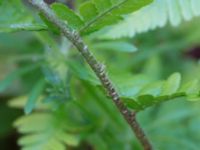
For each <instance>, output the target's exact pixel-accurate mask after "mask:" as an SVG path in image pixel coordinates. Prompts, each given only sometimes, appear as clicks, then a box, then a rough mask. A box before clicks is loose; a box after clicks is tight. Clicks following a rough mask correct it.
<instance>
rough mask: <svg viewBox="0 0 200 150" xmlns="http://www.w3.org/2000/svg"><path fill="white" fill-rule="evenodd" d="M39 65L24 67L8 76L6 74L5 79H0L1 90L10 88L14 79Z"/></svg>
mask: <svg viewBox="0 0 200 150" xmlns="http://www.w3.org/2000/svg"><path fill="white" fill-rule="evenodd" d="M37 67H38V65H33V66H28V67H23V68H20V69H17V70H15V71H13V72H11V73H10V74H9V75H8V76H6V78H5V79H4V80H2V81H0V92H2V91H4V90H5V89H6V88H8V87H9V86H10V85H11V84H12V82H13V81H14V80H16V79H17V78H19V77H20V76H22V75H23V74H25V73H28V72H29V71H31V70H33V69H36V68H37Z"/></svg>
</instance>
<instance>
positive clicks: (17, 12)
mask: <svg viewBox="0 0 200 150" xmlns="http://www.w3.org/2000/svg"><path fill="white" fill-rule="evenodd" d="M0 14H1V15H0V22H1V23H0V32H16V31H22V30H26V31H40V30H46V29H47V27H46V26H45V25H43V24H41V23H36V22H35V19H34V18H33V17H32V15H31V14H30V13H29V12H28V11H27V10H26V9H25V6H23V4H22V1H21V0H10V1H6V0H3V1H1V5H0Z"/></svg>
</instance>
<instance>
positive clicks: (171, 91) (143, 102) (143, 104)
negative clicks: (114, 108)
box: [117, 73, 200, 111]
mask: <svg viewBox="0 0 200 150" xmlns="http://www.w3.org/2000/svg"><path fill="white" fill-rule="evenodd" d="M126 80H127V83H126V86H127V87H129V88H128V89H131V87H132V88H133V87H135V88H134V90H129V91H128V93H124V92H123V91H124V90H125V91H126V90H127V88H125V86H124V84H122V83H121V84H120V82H119V83H118V84H117V88H118V91H119V93H120V97H121V99H122V100H123V102H124V103H125V104H126V105H127V106H128V107H129V108H131V109H134V110H135V111H141V110H143V109H146V108H148V107H150V106H154V105H156V104H159V103H162V102H165V101H169V100H173V99H176V98H186V99H187V100H190V101H197V100H200V87H199V86H197V84H198V83H199V81H192V82H191V81H190V82H188V83H181V75H180V73H174V74H172V75H171V76H169V78H168V79H167V80H164V81H150V80H149V81H148V82H143V84H141V83H140V84H138V83H137V82H133V81H134V80H130V79H128V78H126ZM135 81H137V80H135ZM131 82H133V84H132V85H131V84H130V83H131ZM134 84H135V85H134ZM130 85H131V86H130ZM180 85H181V86H180Z"/></svg>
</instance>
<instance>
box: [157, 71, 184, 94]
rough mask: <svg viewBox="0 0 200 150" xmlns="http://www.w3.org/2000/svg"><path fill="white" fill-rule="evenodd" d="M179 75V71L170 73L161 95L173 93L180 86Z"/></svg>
mask: <svg viewBox="0 0 200 150" xmlns="http://www.w3.org/2000/svg"><path fill="white" fill-rule="evenodd" d="M180 83H181V75H180V73H174V74H172V75H171V76H170V77H169V78H168V79H167V81H166V82H165V83H164V85H163V90H162V93H161V95H169V94H172V93H175V92H176V91H177V90H178V88H179V87H180Z"/></svg>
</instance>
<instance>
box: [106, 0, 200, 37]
mask: <svg viewBox="0 0 200 150" xmlns="http://www.w3.org/2000/svg"><path fill="white" fill-rule="evenodd" d="M199 7H200V1H199V0H154V1H153V3H151V4H150V5H148V6H146V7H144V8H142V9H140V10H138V11H136V12H133V13H132V14H130V15H129V16H127V17H126V18H125V20H124V21H122V22H120V23H118V24H116V25H113V26H111V27H110V28H109V29H110V30H106V32H105V33H104V35H103V36H102V37H104V38H121V37H133V36H135V35H136V34H137V33H141V32H146V31H149V30H152V29H155V28H158V27H164V26H165V25H167V23H168V20H169V22H170V24H171V25H173V26H177V25H179V24H180V23H181V21H182V20H186V21H188V20H191V19H192V18H193V17H195V16H200V9H199ZM144 22H145V23H144ZM122 29H123V30H122Z"/></svg>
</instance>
